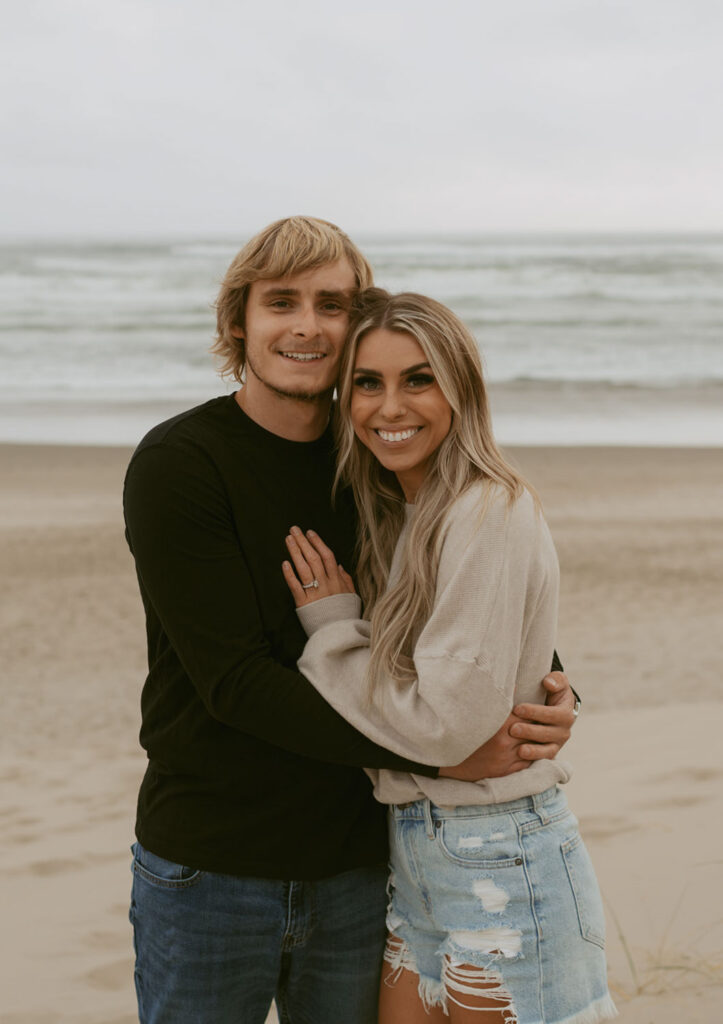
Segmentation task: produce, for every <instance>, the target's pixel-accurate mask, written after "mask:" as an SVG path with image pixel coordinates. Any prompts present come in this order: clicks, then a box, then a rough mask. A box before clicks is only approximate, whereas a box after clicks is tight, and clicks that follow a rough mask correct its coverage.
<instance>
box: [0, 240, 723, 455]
mask: <svg viewBox="0 0 723 1024" xmlns="http://www.w3.org/2000/svg"><path fill="white" fill-rule="evenodd" d="M243 241H244V239H243V238H238V239H234V240H229V239H216V240H213V239H211V240H203V239H196V240H193V239H189V240H186V241H172V240H165V241H164V240H158V241H153V242H151V241H147V242H137V241H134V242H127V241H125V242H124V241H121V240H113V239H108V240H106V241H93V242H82V241H68V242H60V241H53V242H33V243H29V242H22V243H21V242H16V243H5V244H0V441H19V442H51V443H52V442H77V443H86V444H101V443H117V444H133V443H135V442H136V441H137V440H138V439H139V438H140V436H142V434H143V433H144V432H145V430H146V429H148V428H149V427H150V426H151V425H153V423H155V422H158V421H159V420H160V419H163V418H165V417H166V416H170V415H173V414H174V413H175V412H177V411H180V410H182V409H184V408H187V407H189V406H190V405H193V404H197V403H199V402H202V401H205V400H206V399H207V398H209V397H212V396H214V395H216V394H220V393H223V392H226V391H230V390H233V385H231V384H227V383H224V382H222V381H220V379H219V378H218V376H217V373H216V368H215V367H214V364H213V361H212V358H211V356H210V355H209V352H208V349H209V346H210V345H211V343H212V340H213V332H214V313H213V300H214V298H215V295H216V292H217V290H218V286H219V283H220V280H221V278H222V277H223V274H224V272H225V269H226V267H227V266H228V263H229V262H230V260H231V259H232V257H233V255H234V254H235V252H236V251H237V249H238V248H239V246H240V245H241V244H242V243H243ZM358 241H359V242H360V244H361V246H362V248H363V249H364V251H365V253H366V254H367V256H368V257H369V259H370V261H371V263H372V265H373V267H374V270H375V276H376V280H377V283H378V284H380V285H382V286H384V287H387V288H389V289H391V290H393V291H397V290H410V291H418V292H424V293H427V294H429V295H432V296H434V297H435V298H438V299H440V300H441V301H443V302H445V303H447V304H448V305H449V306H451V307H452V308H453V309H454V310H455V311H456V312H457V313H458V314H459V315H460V316H461V317H462V319H463V320H464V321H465V322H466V323H467V324H468V326H469V327H470V328H471V330H472V331H473V333H474V335H475V337H476V338H477V340H478V342H479V345H480V348H481V351H482V354H483V358H484V362H485V368H486V373H487V379H488V382H489V385H490V391H491V395H492V401H493V411H494V415H495V425H496V430H497V434H498V436H499V438H500V440H501V441H502V442H503V443H520V444H546V443H553V444H628V445H632V444H642V445H649V444H663V445H669V444H673V445H714V446H723V236H714V235H708V236H700V235H669V236H632V235H627V236H603V235H576V236H526V237H523V236H498V235H496V236H484V237H483V236H480V237H464V238H459V237H429V238H421V237H415V238H411V237H410V238H403V237H396V238H391V237H390V238H373V237H369V238H359V239H358Z"/></svg>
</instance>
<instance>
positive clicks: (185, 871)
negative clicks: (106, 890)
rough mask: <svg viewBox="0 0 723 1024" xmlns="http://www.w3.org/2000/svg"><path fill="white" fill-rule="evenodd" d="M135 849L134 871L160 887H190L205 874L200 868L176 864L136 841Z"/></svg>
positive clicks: (133, 849) (133, 847) (133, 848)
mask: <svg viewBox="0 0 723 1024" xmlns="http://www.w3.org/2000/svg"><path fill="white" fill-rule="evenodd" d="M131 849H132V851H133V873H134V874H135V875H137V876H138V877H139V878H143V879H145V881H146V882H150V884H151V885H155V886H158V888H159V889H188V888H189V887H190V886H192V885H196V883H197V882H199V881H200V880H201V878H202V876H203V871H200V870H199V869H198V868H189V867H186V866H185V865H184V864H176V863H175V862H174V861H172V860H166V859H165V857H159V856H158V854H155V853H151V852H150V850H146V848H145V847H143V846H141V844H140V843H134V844H133V846H132V847H131Z"/></svg>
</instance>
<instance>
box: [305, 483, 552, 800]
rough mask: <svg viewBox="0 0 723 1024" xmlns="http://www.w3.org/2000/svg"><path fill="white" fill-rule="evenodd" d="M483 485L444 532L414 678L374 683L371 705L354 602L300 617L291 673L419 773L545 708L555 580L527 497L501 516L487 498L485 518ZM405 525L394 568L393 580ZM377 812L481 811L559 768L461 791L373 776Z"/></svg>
mask: <svg viewBox="0 0 723 1024" xmlns="http://www.w3.org/2000/svg"><path fill="white" fill-rule="evenodd" d="M486 486H487V485H486V484H482V483H480V484H478V485H475V486H473V487H471V488H470V489H469V490H467V491H466V492H465V493H464V494H463V495H462V496H461V497H460V498H459V499H458V500H457V501H456V502H455V503H454V505H453V506H452V507H451V509H450V511H449V513H448V517H447V520H446V522H445V526H444V537H443V543H442V548H441V553H440V561H439V571H438V575H437V584H436V590H435V600H434V607H433V611H432V614H431V616H430V618H429V619H428V621H427V622H426V623H425V625H424V626H423V628H422V629H421V631H420V633H419V636H418V638H417V642H416V644H415V647H414V665H415V670H416V678H415V679H413V680H412V681H410V682H405V683H400V682H398V681H396V680H394V679H392V678H389V679H387V680H383V681H382V684H381V685H380V686H378V687H377V689H376V691H375V693H374V695H373V697H372V699H371V701H370V699H369V688H368V683H367V679H366V670H367V666H368V664H369V632H370V630H369V622H367V621H366V620H364V619H361V618H360V617H359V616H360V614H361V602H360V599H359V598H358V597H357V596H356V595H352V594H339V595H335V596H333V597H327V598H323V599H322V600H320V601H315V602H314V603H312V604H309V605H306V606H305V607H303V608H300V609H298V613H299V618H300V620H301V622H302V625H303V626H304V629H305V630H306V632H307V635H308V637H309V639H308V641H307V644H306V647H305V648H304V652H303V655H302V657H301V659H300V661H299V670H300V671H301V672H302V673H303V674H304V675H305V676H306V677H307V679H309V680H310V681H311V682H312V683H313V684H314V686H315V687H316V688H317V690H319V692H320V693H321V694H323V696H324V697H325V698H326V700H327V701H328V702H329V703H330V704H331V705H332V707H334V708H335V709H336V710H337V711H338V712H339V713H340V714H341V715H342V716H343V717H344V718H346V719H347V721H349V722H350V723H351V724H352V725H353V726H355V727H356V728H357V729H359V731H360V732H363V733H364V734H365V735H366V736H368V737H369V738H370V739H372V740H373V741H374V742H375V743H378V744H380V745H381V746H384V747H386V748H387V749H388V750H392V751H394V752H395V753H397V754H400V755H402V756H403V757H407V758H409V759H410V760H414V761H419V762H421V763H422V764H431V765H454V764H458V763H459V762H460V761H463V760H464V759H465V758H466V757H467V756H468V755H469V754H471V753H472V752H473V751H474V750H476V748H477V747H479V746H480V745H481V744H482V743H484V742H485V741H486V740H487V739H489V738H490V737H491V736H493V735H494V733H496V732H497V730H498V729H499V728H500V726H501V725H502V723H503V722H504V720H505V718H506V717H507V715H508V714H509V712H510V710H511V708H512V706H513V704H517V703H521V702H523V701H532V702H536V703H544V700H545V690H544V689H543V687H542V686H541V685H540V681H541V679H542V678H543V676H545V675H546V674H547V672H548V671H549V669H550V664H551V661H552V652H553V649H554V645H555V632H556V624H557V598H558V582H559V571H558V564H557V556H556V553H555V548H554V545H553V543H552V538H551V537H550V533H549V530H548V528H547V525H546V523H545V522H544V520H543V519H542V516H541V515H540V513H539V512H538V511H537V509H536V508H535V505H534V502H533V500H532V497H531V496H530V494H529V493H528V492H527V491H525V492H524V494H523V495H522V496H521V497H520V498H519V499H518V500H517V501H516V502H514V504H513V505H512V506H508V504H507V498H506V494H505V493H503V492H502V491H501V490H499V489H496V490H495V491H493V492H492V495H491V497H490V499H489V501H488V507H487V511H486V513H485V514H484V517H482V509H483V501H484V496H485V487H486ZM413 516H414V505H408V506H407V518H406V522H405V525H404V528H403V530H402V532H401V534H400V536H399V540H398V542H397V546H396V549H395V551H394V558H393V561H392V567H391V574H390V580H391V581H394V580H395V579H397V578H398V576H399V572H400V566H401V564H402V559H403V557H404V551H405V546H406V544H407V539H408V536H409V530H410V526H411V522H412V518H413ZM367 774H368V775H369V776H370V778H371V779H372V782H373V783H374V794H375V796H376V798H377V800H379V801H381V802H382V803H397V804H398V803H407V802H408V801H411V800H418V799H422V798H423V797H429V799H430V800H431V801H432V802H433V803H435V804H438V805H440V806H461V805H468V804H490V803H499V802H501V801H506V800H516V799H518V798H519V797H522V796H529V795H531V794H534V793H540V792H542V791H543V790H545V789H547V788H548V787H549V786H551V785H554V784H555V783H562V782H567V780H568V779H569V777H570V768H569V765H567V764H566V763H565V762H563V761H558V760H555V761H549V760H545V761H536V762H533V764H532V765H531V766H530V767H529V768H526V769H524V770H523V771H521V772H516V773H514V774H512V775H509V776H506V777H504V778H495V779H480V780H479V781H478V782H459V781H457V780H455V779H446V778H437V779H429V778H424V777H422V776H418V775H410V774H407V773H404V772H394V771H386V770H376V769H375V770H371V769H369V770H368V771H367Z"/></svg>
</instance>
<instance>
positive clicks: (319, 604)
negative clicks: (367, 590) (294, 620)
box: [296, 594, 361, 636]
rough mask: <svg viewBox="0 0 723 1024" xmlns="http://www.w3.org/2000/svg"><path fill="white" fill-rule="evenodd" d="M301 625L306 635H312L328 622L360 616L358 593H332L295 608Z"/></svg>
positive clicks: (358, 617)
mask: <svg viewBox="0 0 723 1024" xmlns="http://www.w3.org/2000/svg"><path fill="white" fill-rule="evenodd" d="M296 614H297V615H298V616H299V620H300V622H301V625H302V626H303V627H304V630H305V632H306V635H307V636H312V635H313V634H314V633H316V631H317V629H321V627H322V626H328V625H329V623H330V622H338V621H339V620H340V619H360V618H361V598H360V597H359V595H358V594H332V595H331V597H322V598H321V600H320V601H314V602H313V603H312V604H306V605H304V606H303V608H297V609H296Z"/></svg>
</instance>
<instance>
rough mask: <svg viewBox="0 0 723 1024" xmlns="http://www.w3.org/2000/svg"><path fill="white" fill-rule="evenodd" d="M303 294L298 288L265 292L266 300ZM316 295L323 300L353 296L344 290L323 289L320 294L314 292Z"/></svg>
mask: <svg viewBox="0 0 723 1024" xmlns="http://www.w3.org/2000/svg"><path fill="white" fill-rule="evenodd" d="M300 294H301V292H300V290H299V289H298V288H265V289H264V291H263V296H264V298H271V297H273V296H280V295H284V296H293V295H300ZM314 295H316V296H318V297H319V298H321V299H330V298H332V299H336V298H344V299H348V298H349V297H350V296H351V291H345V290H344V289H343V288H323V289H321V290H320V291H318V292H314Z"/></svg>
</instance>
